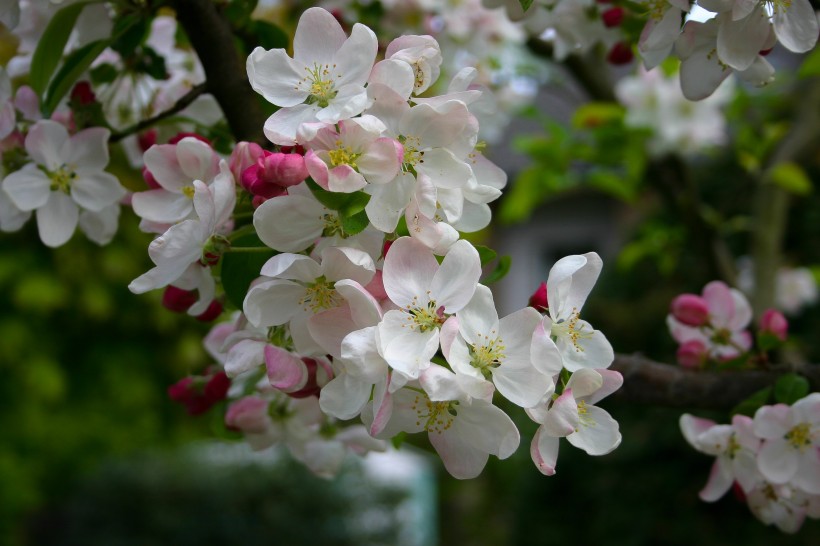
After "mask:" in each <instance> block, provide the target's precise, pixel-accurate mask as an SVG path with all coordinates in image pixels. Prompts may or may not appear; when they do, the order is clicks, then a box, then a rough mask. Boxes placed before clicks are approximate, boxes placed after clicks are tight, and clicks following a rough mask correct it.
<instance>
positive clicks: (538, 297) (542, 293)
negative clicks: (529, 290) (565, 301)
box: [528, 282, 550, 311]
mask: <svg viewBox="0 0 820 546" xmlns="http://www.w3.org/2000/svg"><path fill="white" fill-rule="evenodd" d="M528 305H529V306H530V307H535V308H536V309H537V310H539V311H546V310H547V309H548V308H549V306H550V303H549V301H548V300H547V283H545V282H542V283H541V284H540V285H538V289H537V290H536V291H535V292H533V294H532V296H530V301H529V303H528Z"/></svg>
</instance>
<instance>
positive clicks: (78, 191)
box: [3, 120, 126, 247]
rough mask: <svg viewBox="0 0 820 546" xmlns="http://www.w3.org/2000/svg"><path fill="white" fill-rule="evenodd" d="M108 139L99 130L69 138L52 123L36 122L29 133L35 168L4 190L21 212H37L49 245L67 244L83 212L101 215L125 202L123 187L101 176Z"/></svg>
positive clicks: (105, 131)
mask: <svg viewBox="0 0 820 546" xmlns="http://www.w3.org/2000/svg"><path fill="white" fill-rule="evenodd" d="M109 134H110V133H109V131H108V129H104V128H101V127H95V128H91V129H85V130H84V131H80V132H79V133H77V134H75V135H72V136H69V134H68V130H66V128H65V127H63V126H62V125H60V124H59V123H56V122H54V121H50V120H42V121H38V122H37V123H36V124H34V125H33V126H32V127H31V129H30V130H29V133H28V135H27V136H26V151H27V152H28V154H29V156H31V158H32V159H33V160H34V163H29V164H27V165H26V166H24V167H23V168H22V169H21V170H19V171H16V172H13V173H11V174H10V175H8V176H7V177H6V179H5V180H4V181H3V190H4V191H5V192H6V194H7V195H8V197H9V198H10V199H11V201H12V203H13V204H14V206H16V207H17V208H18V209H20V210H21V211H35V214H36V216H37V228H38V231H39V233H40V239H41V240H42V241H43V243H44V244H45V245H47V246H50V247H58V246H61V245H63V244H64V243H65V242H67V241H68V240H69V239H70V238H71V235H72V234H73V233H74V230H75V228H76V227H77V225H78V223H79V221H80V212H81V211H83V212H86V211H87V212H91V213H102V212H103V211H104V210H105V209H107V208H108V207H111V206H112V205H115V204H116V203H117V202H118V201H119V200H120V199H122V198H123V197H124V196H125V194H126V192H125V189H124V188H123V187H122V186H120V183H119V181H118V180H117V179H116V178H115V177H114V176H113V175H111V174H109V173H107V172H105V171H103V169H104V168H105V166H106V165H107V164H108V135H109ZM104 226H105V225H103V227H104ZM89 227H92V228H93V227H94V226H93V225H89ZM100 238H101V239H104V238H105V237H100Z"/></svg>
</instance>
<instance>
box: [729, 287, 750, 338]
mask: <svg viewBox="0 0 820 546" xmlns="http://www.w3.org/2000/svg"><path fill="white" fill-rule="evenodd" d="M730 292H731V294H732V305H733V306H734V314H733V315H732V318H731V319H730V320H729V322H728V323H727V324H726V327H727V328H729V330H732V331H737V330H742V329H743V328H746V327H747V326H748V325H749V323H750V322H751V321H752V306H751V305H750V304H749V300H747V299H746V296H744V295H743V293H742V292H741V291H740V290H735V289H734V288H732V289H731V291H730Z"/></svg>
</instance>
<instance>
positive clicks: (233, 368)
mask: <svg viewBox="0 0 820 546" xmlns="http://www.w3.org/2000/svg"><path fill="white" fill-rule="evenodd" d="M265 346H267V343H266V342H264V341H257V340H255V339H243V340H241V341H239V342H238V343H236V344H235V345H234V346H233V347H231V348H230V349H229V350H228V354H227V356H226V358H225V373H226V374H228V377H236V376H237V375H239V374H241V373H245V372H247V371H250V370H252V369H254V368H256V367H258V366H259V365H260V364H263V363H264V362H265Z"/></svg>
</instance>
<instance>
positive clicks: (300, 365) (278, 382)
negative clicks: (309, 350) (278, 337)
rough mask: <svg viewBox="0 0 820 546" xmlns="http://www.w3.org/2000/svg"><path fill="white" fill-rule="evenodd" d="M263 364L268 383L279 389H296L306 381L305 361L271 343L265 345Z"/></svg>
mask: <svg viewBox="0 0 820 546" xmlns="http://www.w3.org/2000/svg"><path fill="white" fill-rule="evenodd" d="M265 365H266V368H267V370H268V380H269V381H270V384H271V385H272V386H273V387H275V388H277V389H279V390H282V391H284V392H293V391H298V390H299V389H301V388H302V387H304V386H305V384H306V383H307V380H308V370H307V366H306V365H305V363H304V362H302V359H300V358H299V357H297V356H295V355H293V354H292V353H290V352H288V351H286V350H284V349H281V348H279V347H275V346H273V345H267V346H265Z"/></svg>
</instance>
